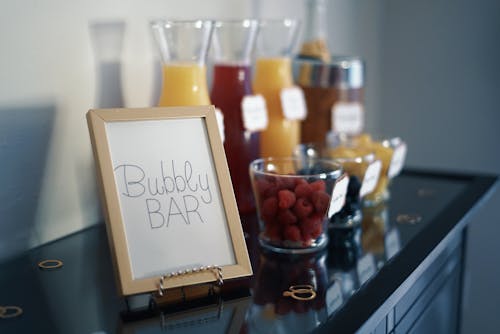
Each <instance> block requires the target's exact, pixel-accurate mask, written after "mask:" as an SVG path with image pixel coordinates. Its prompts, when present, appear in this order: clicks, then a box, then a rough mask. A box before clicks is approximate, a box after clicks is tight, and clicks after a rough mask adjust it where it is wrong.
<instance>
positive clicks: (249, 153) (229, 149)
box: [210, 64, 260, 214]
mask: <svg viewBox="0 0 500 334" xmlns="http://www.w3.org/2000/svg"><path fill="white" fill-rule="evenodd" d="M250 94H252V88H251V73H250V66H249V65H233V64H216V65H215V67H214V80H213V84H212V93H211V96H210V98H211V100H212V103H213V104H214V105H215V107H217V108H219V109H220V110H221V111H222V114H223V115H224V128H225V130H224V131H225V142H224V149H225V151H226V157H227V163H228V165H229V172H230V173H231V180H232V182H233V188H234V193H235V196H236V202H237V203H238V209H239V211H240V213H242V214H244V213H251V212H254V211H255V200H254V197H253V192H252V186H251V183H250V176H249V174H248V166H249V165H250V162H251V161H253V160H255V159H257V158H258V157H259V145H260V143H259V133H258V132H249V131H247V130H246V129H245V128H244V126H243V116H242V110H241V101H242V100H243V97H244V96H245V95H250Z"/></svg>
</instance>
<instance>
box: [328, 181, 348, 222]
mask: <svg viewBox="0 0 500 334" xmlns="http://www.w3.org/2000/svg"><path fill="white" fill-rule="evenodd" d="M348 186H349V176H348V175H347V174H344V175H343V176H341V177H340V178H339V179H338V180H337V181H336V182H335V187H334V188H333V193H332V199H331V201H330V207H329V208H328V218H331V217H332V216H333V215H334V214H336V213H337V212H339V211H340V210H341V209H342V207H343V206H344V204H345V198H346V195H347V187H348Z"/></svg>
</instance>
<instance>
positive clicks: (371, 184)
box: [359, 160, 382, 197]
mask: <svg viewBox="0 0 500 334" xmlns="http://www.w3.org/2000/svg"><path fill="white" fill-rule="evenodd" d="M381 170H382V162H380V160H375V161H374V162H372V163H371V164H370V165H369V166H368V168H366V172H365V177H364V178H363V183H362V184H361V189H360V190H359V196H361V197H363V196H365V195H368V194H369V193H371V192H372V191H373V190H374V189H375V187H376V186H377V182H378V178H379V177H380V171H381Z"/></svg>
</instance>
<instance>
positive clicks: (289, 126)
mask: <svg viewBox="0 0 500 334" xmlns="http://www.w3.org/2000/svg"><path fill="white" fill-rule="evenodd" d="M292 86H293V79H292V63H291V60H290V58H288V57H276V58H260V59H257V63H256V65H255V78H254V81H253V91H254V93H255V94H262V96H263V97H264V99H265V100H266V105H267V112H268V117H269V125H268V127H267V129H266V130H264V131H262V132H261V135H260V154H261V156H262V157H289V156H291V155H292V152H293V149H294V147H295V146H296V145H298V144H299V141H300V123H299V121H297V120H293V121H290V120H288V119H286V118H285V117H284V115H283V109H282V107H281V99H280V93H281V90H282V89H283V88H288V87H292Z"/></svg>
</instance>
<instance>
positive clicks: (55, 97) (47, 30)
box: [0, 0, 249, 261]
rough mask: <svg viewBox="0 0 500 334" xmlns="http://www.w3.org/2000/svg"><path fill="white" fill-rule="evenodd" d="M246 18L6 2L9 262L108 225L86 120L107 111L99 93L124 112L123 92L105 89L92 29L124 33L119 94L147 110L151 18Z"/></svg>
mask: <svg viewBox="0 0 500 334" xmlns="http://www.w3.org/2000/svg"><path fill="white" fill-rule="evenodd" d="M247 12H249V8H248V4H247V2H246V1H243V0H242V1H232V0H212V1H203V0H183V1H175V0H148V1H134V0H99V1H98V0H85V1H83V0H75V1H64V0H47V1H36V0H17V1H3V2H2V9H1V10H0V50H1V51H0V161H2V166H1V167H0V171H1V174H0V187H1V188H0V261H1V260H2V259H5V258H7V257H9V256H11V255H13V254H16V253H17V252H19V251H22V250H25V249H27V248H28V247H32V246H36V245H38V244H41V243H45V242H47V241H50V240H53V239H55V238H58V237H61V236H64V235H66V234H69V233H71V232H74V231H77V230H80V229H82V228H85V227H87V226H89V225H92V224H95V223H96V222H98V221H100V219H101V214H100V208H99V205H98V203H99V202H98V195H97V189H96V184H95V178H94V169H93V159H92V155H91V148H90V142H89V136H88V131H87V125H86V121H85V113H86V111H87V110H88V109H89V108H92V107H97V106H99V104H100V102H99V91H98V90H99V89H107V90H108V91H109V90H111V91H112V92H114V96H115V98H114V101H113V98H111V100H109V99H108V100H107V101H106V103H107V104H108V105H109V104H113V103H116V104H120V103H123V102H121V99H120V98H119V95H117V94H116V93H117V92H116V89H115V90H113V89H112V88H111V87H109V86H107V87H98V86H97V82H96V81H98V79H99V78H100V77H99V74H98V73H96V71H97V70H98V66H97V59H96V53H95V49H94V47H95V45H96V42H95V40H93V39H92V38H91V33H90V30H89V24H90V23H91V22H95V21H99V22H106V21H122V22H123V23H124V24H125V30H124V35H123V49H122V52H121V55H122V57H121V61H122V63H121V67H120V69H121V80H120V77H118V76H115V79H116V80H115V81H114V84H115V85H116V86H117V87H119V86H120V83H121V87H122V93H123V98H124V99H123V100H124V104H125V106H129V107H132V106H148V105H151V101H152V94H153V89H154V88H155V87H154V83H155V80H154V79H155V75H154V70H155V68H154V58H155V52H156V50H155V49H154V48H153V44H152V40H151V36H150V32H149V27H148V22H149V21H150V20H151V19H152V18H158V17H169V18H184V19H189V18H200V17H208V18H212V17H217V18H230V17H244V16H245V15H247V14H246V13H247ZM115 74H117V73H115ZM156 77H157V76H156ZM118 90H119V89H118ZM117 106H118V105H117Z"/></svg>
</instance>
